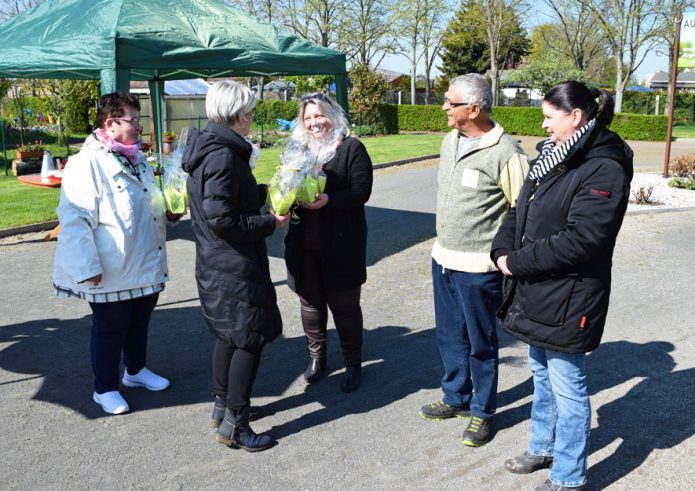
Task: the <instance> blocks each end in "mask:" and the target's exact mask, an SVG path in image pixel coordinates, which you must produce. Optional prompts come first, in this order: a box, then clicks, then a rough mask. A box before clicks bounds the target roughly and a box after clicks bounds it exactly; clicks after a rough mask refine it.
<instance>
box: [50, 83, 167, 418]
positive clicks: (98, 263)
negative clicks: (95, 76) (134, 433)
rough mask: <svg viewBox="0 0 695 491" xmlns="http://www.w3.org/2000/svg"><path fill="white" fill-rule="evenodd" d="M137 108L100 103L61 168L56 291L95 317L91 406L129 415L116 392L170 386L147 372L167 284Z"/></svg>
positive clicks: (159, 209) (108, 99)
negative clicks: (151, 329)
mask: <svg viewBox="0 0 695 491" xmlns="http://www.w3.org/2000/svg"><path fill="white" fill-rule="evenodd" d="M139 117H140V103H139V101H138V99H137V97H135V96H133V95H132V94H124V93H118V92H116V93H112V94H107V95H104V96H102V97H101V98H100V99H99V102H98V105H97V121H96V123H97V124H96V126H97V129H96V130H95V131H94V133H92V134H91V135H90V136H89V137H87V140H86V141H85V143H84V145H83V146H82V150H80V152H79V153H78V154H77V155H75V156H73V157H70V162H69V164H68V165H67V166H66V167H65V172H64V175H63V182H62V189H61V194H60V204H59V205H58V219H59V221H60V226H61V231H60V235H59V236H58V246H57V249H56V256H55V264H54V271H53V285H54V287H55V293H56V295H58V296H60V297H77V298H81V299H84V300H86V301H87V302H89V306H90V308H91V309H92V336H91V357H92V368H93V370H94V377H95V382H94V395H93V399H94V401H95V402H96V403H97V404H100V405H101V407H102V408H103V409H104V411H106V412H107V413H109V414H121V413H124V412H127V411H128V410H129V407H128V403H127V402H126V401H125V399H123V397H122V396H121V394H120V392H119V391H118V388H119V365H120V360H121V353H123V361H124V364H125V366H126V371H125V373H124V374H123V378H122V382H123V385H125V386H126V387H144V388H146V389H149V390H153V391H159V390H163V389H166V388H167V387H168V386H169V381H168V380H167V379H165V378H164V377H160V376H159V375H156V374H155V373H153V372H151V371H150V370H148V369H147V368H146V366H145V362H146V356H147V330H148V324H149V319H150V315H151V314H152V311H153V310H154V307H155V305H156V304H157V299H158V297H159V292H161V291H162V290H163V289H164V283H165V282H166V281H167V279H168V272H167V264H166V244H165V220H166V219H169V220H172V221H174V220H177V219H178V218H179V216H176V215H172V214H170V213H169V212H165V207H164V200H163V198H162V195H161V192H160V191H159V190H158V188H157V185H156V182H155V177H154V173H153V171H152V167H151V166H150V164H149V163H148V162H147V160H146V159H145V156H144V155H143V154H142V153H141V152H140V150H139V148H140V133H141V131H142V126H141V125H140V119H139Z"/></svg>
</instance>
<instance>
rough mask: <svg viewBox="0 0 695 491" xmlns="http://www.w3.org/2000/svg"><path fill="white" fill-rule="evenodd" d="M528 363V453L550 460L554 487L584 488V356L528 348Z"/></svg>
mask: <svg viewBox="0 0 695 491" xmlns="http://www.w3.org/2000/svg"><path fill="white" fill-rule="evenodd" d="M528 358H529V364H530V365H531V370H532V371H533V385H534V391H533V404H532V406H531V442H530V443H529V448H528V452H529V453H530V454H532V455H544V456H549V455H552V456H553V468H552V469H551V470H550V476H549V478H550V481H551V482H552V483H553V484H557V485H559V486H567V487H574V486H582V485H584V484H585V483H586V461H587V455H588V450H589V431H590V430H591V407H590V405H589V389H588V387H587V383H586V355H585V354H583V353H582V354H578V355H568V354H565V353H558V352H557V351H550V350H547V349H543V348H536V347H534V346H529V355H528Z"/></svg>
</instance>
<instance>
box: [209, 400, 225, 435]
mask: <svg viewBox="0 0 695 491" xmlns="http://www.w3.org/2000/svg"><path fill="white" fill-rule="evenodd" d="M225 409H226V403H225V398H224V397H222V396H218V395H215V405H214V406H213V407H212V421H211V423H210V426H212V427H213V428H219V427H220V424H222V420H223V419H224V411H225Z"/></svg>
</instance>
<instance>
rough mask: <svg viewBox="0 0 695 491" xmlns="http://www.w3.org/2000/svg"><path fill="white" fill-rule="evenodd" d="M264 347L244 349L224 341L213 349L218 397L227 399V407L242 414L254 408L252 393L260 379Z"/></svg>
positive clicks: (216, 343)
mask: <svg viewBox="0 0 695 491" xmlns="http://www.w3.org/2000/svg"><path fill="white" fill-rule="evenodd" d="M262 352H263V348H258V349H255V350H248V349H241V348H237V347H236V346H234V345H232V344H229V343H226V342H224V341H222V340H220V339H217V340H215V346H214V348H213V349H212V387H213V391H214V393H215V395H218V396H220V397H223V398H225V400H226V401H227V408H229V409H231V410H233V411H239V410H241V409H243V408H244V407H246V406H250V405H251V390H252V389H253V382H254V381H255V380H256V373H257V372H258V365H259V363H260V361H261V353H262Z"/></svg>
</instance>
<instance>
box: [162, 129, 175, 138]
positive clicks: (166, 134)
mask: <svg viewBox="0 0 695 491" xmlns="http://www.w3.org/2000/svg"><path fill="white" fill-rule="evenodd" d="M175 136H176V133H174V132H173V131H163V132H162V138H171V139H173V138H174V137H175Z"/></svg>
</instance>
